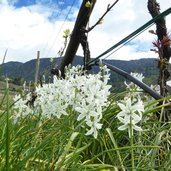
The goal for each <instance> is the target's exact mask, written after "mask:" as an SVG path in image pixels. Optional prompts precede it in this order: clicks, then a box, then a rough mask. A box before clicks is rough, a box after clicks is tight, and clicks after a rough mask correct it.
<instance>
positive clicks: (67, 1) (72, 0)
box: [13, 0, 80, 9]
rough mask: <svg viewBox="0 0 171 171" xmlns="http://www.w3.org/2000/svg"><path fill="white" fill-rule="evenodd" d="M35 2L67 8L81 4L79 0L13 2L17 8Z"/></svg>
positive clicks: (23, 0)
mask: <svg viewBox="0 0 171 171" xmlns="http://www.w3.org/2000/svg"><path fill="white" fill-rule="evenodd" d="M35 4H41V5H45V6H48V7H52V8H54V6H58V7H60V8H62V9H65V8H67V7H68V6H71V5H72V4H74V6H77V7H79V5H80V3H79V0H16V2H15V1H14V3H13V5H14V6H15V7H16V8H21V7H28V6H30V5H35Z"/></svg>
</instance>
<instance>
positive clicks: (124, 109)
mask: <svg viewBox="0 0 171 171" xmlns="http://www.w3.org/2000/svg"><path fill="white" fill-rule="evenodd" d="M118 106H119V107H120V109H121V112H119V113H118V114H117V118H118V119H119V121H120V122H122V123H123V124H124V125H122V126H120V127H119V128H118V129H119V130H125V129H128V133H129V137H130V133H131V132H132V133H133V129H134V130H136V131H142V129H141V127H139V126H137V125H136V124H137V123H138V122H140V121H141V119H142V112H144V105H143V102H142V101H141V100H140V99H138V101H136V102H134V100H132V99H131V98H128V99H127V100H126V101H125V102H123V103H118ZM130 124H132V125H131V126H130ZM131 127H132V131H130V129H131Z"/></svg>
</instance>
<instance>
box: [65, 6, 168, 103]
mask: <svg viewBox="0 0 171 171" xmlns="http://www.w3.org/2000/svg"><path fill="white" fill-rule="evenodd" d="M170 13H171V7H170V8H168V9H167V10H165V11H164V12H162V13H161V14H159V15H157V16H155V17H154V18H153V19H151V20H149V21H148V22H147V23H145V24H144V25H143V26H141V27H140V28H138V29H137V30H135V31H134V32H132V33H131V34H129V35H128V36H126V37H125V38H124V39H122V40H121V41H119V42H118V43H116V44H114V45H113V46H112V47H110V48H109V49H107V50H106V51H105V52H103V53H102V54H100V55H99V56H97V57H96V58H94V59H92V60H91V61H89V62H88V63H87V64H86V67H85V68H88V67H89V66H92V65H97V63H98V61H99V59H100V58H102V57H104V56H105V55H107V54H109V53H110V52H112V51H113V50H115V49H116V48H118V47H119V46H121V45H125V44H127V43H128V42H129V41H131V40H132V39H134V38H135V37H137V36H138V35H139V34H140V33H142V32H143V31H145V30H146V29H147V28H149V27H151V26H152V25H153V24H154V23H155V22H156V21H157V20H159V19H161V18H163V17H165V16H167V15H169V14H170ZM114 52H115V51H114ZM112 53H113V52H112ZM112 53H111V54H112ZM111 54H110V55H111ZM107 57H108V56H107ZM73 59H74V58H73ZM73 59H72V60H73ZM66 60H68V58H65V59H64V60H63V61H62V62H63V63H62V65H63V66H66V65H67V64H68V63H66ZM72 60H71V59H70V63H71V62H72ZM102 62H103V63H104V64H105V65H106V66H107V67H108V68H109V69H110V70H112V71H114V72H116V73H117V74H119V75H122V76H124V77H125V78H127V79H128V80H130V81H132V82H134V83H135V84H136V85H138V86H139V87H141V88H142V89H143V90H144V91H146V92H147V93H148V94H150V95H151V96H152V97H153V98H155V99H157V100H158V99H161V98H163V96H161V95H160V94H159V93H157V92H155V91H154V90H152V89H151V88H150V87H149V86H147V85H146V84H144V83H142V82H140V81H138V80H137V79H135V78H134V77H133V76H131V75H130V74H128V73H127V72H125V71H123V70H122V69H120V68H117V67H115V66H111V65H110V64H108V63H106V62H104V61H102Z"/></svg>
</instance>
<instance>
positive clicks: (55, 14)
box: [0, 0, 171, 62]
mask: <svg viewBox="0 0 171 171" xmlns="http://www.w3.org/2000/svg"><path fill="white" fill-rule="evenodd" d="M125 1H126V3H125ZM81 2H82V0H0V23H1V29H0V30H1V31H0V61H2V58H3V55H4V52H5V50H6V49H8V53H7V57H6V62H7V61H21V62H26V61H28V60H31V59H33V58H35V57H36V53H37V51H38V50H39V51H40V56H41V58H44V57H54V56H56V55H57V52H58V51H59V50H60V49H61V48H62V47H63V42H64V40H63V38H62V35H63V32H64V30H66V29H70V30H71V31H72V29H73V27H74V24H75V20H76V17H77V14H78V11H79V7H80V5H81ZM113 2H114V0H97V2H96V5H95V8H94V10H93V12H92V15H91V18H90V22H89V26H92V25H93V24H94V23H95V22H96V21H97V20H98V19H99V18H100V17H101V15H102V14H103V13H104V12H105V11H106V8H107V6H108V4H112V3H113ZM157 2H159V3H160V5H161V11H164V10H166V9H167V8H169V7H170V6H171V2H170V0H157ZM72 4H74V5H73V6H72ZM71 6H72V8H71ZM150 19H151V16H150V14H149V12H148V10H147V0H139V1H138V0H119V2H118V3H117V4H116V6H115V7H114V8H113V9H112V10H111V11H110V12H109V13H108V14H107V15H106V16H105V18H104V22H103V24H102V25H98V26H97V27H96V28H95V29H94V30H92V31H91V32H90V33H89V35H88V40H89V46H90V51H91V56H92V57H96V56H98V55H100V54H101V53H103V52H104V51H105V50H107V49H108V48H110V47H111V46H113V45H114V44H115V43H117V42H118V41H120V40H121V39H123V38H124V37H126V36H127V35H128V34H130V33H132V32H133V31H135V30H136V29H137V28H139V27H140V26H142V25H143V24H144V23H146V22H147V21H148V20H150ZM166 24H167V27H168V31H169V32H171V15H170V16H168V17H166ZM149 29H150V30H151V29H153V30H155V27H154V26H153V27H151V28H149ZM155 38H156V37H155V36H154V35H151V34H149V32H148V30H147V31H145V32H144V33H143V34H141V35H139V36H138V37H136V39H135V40H133V41H132V42H130V43H129V44H127V45H126V46H124V47H122V48H121V49H120V50H118V51H117V52H116V53H114V54H113V55H112V56H110V58H112V59H121V60H133V59H139V58H149V57H151V58H152V57H156V58H157V54H155V53H154V52H151V51H150V49H151V48H153V46H152V41H154V39H155ZM77 54H78V55H83V52H82V48H81V47H79V49H78V52H77Z"/></svg>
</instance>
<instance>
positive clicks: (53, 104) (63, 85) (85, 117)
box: [15, 66, 111, 138]
mask: <svg viewBox="0 0 171 171" xmlns="http://www.w3.org/2000/svg"><path fill="white" fill-rule="evenodd" d="M65 70H66V78H65V79H59V78H58V77H56V76H54V79H53V83H49V84H43V86H42V87H40V86H38V87H36V90H35V93H36V95H37V98H36V99H35V101H34V111H36V112H40V114H41V116H42V118H44V119H45V118H50V117H52V116H56V117H57V118H60V117H62V115H68V113H67V109H68V108H69V107H71V108H72V109H73V110H75V111H76V112H77V114H78V117H77V121H85V122H83V123H84V124H86V125H87V127H89V128H90V129H89V131H88V132H87V133H86V135H90V134H91V135H93V136H94V137H95V138H97V134H98V130H99V129H101V127H102V124H101V123H100V120H101V118H102V109H103V107H105V106H106V105H107V98H108V96H109V95H110V92H109V89H110V87H111V86H110V85H107V82H108V80H109V72H108V69H107V68H106V67H105V66H101V67H100V72H99V73H98V74H94V75H92V74H89V75H85V74H84V71H83V66H76V67H72V68H66V69H65ZM16 98H20V96H19V97H16ZM27 100H28V99H25V100H23V99H21V101H20V102H19V103H16V106H15V108H17V109H18V110H19V113H21V112H22V111H23V109H29V106H28V105H26V103H27ZM20 110H22V111H20ZM27 113H28V112H27Z"/></svg>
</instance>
